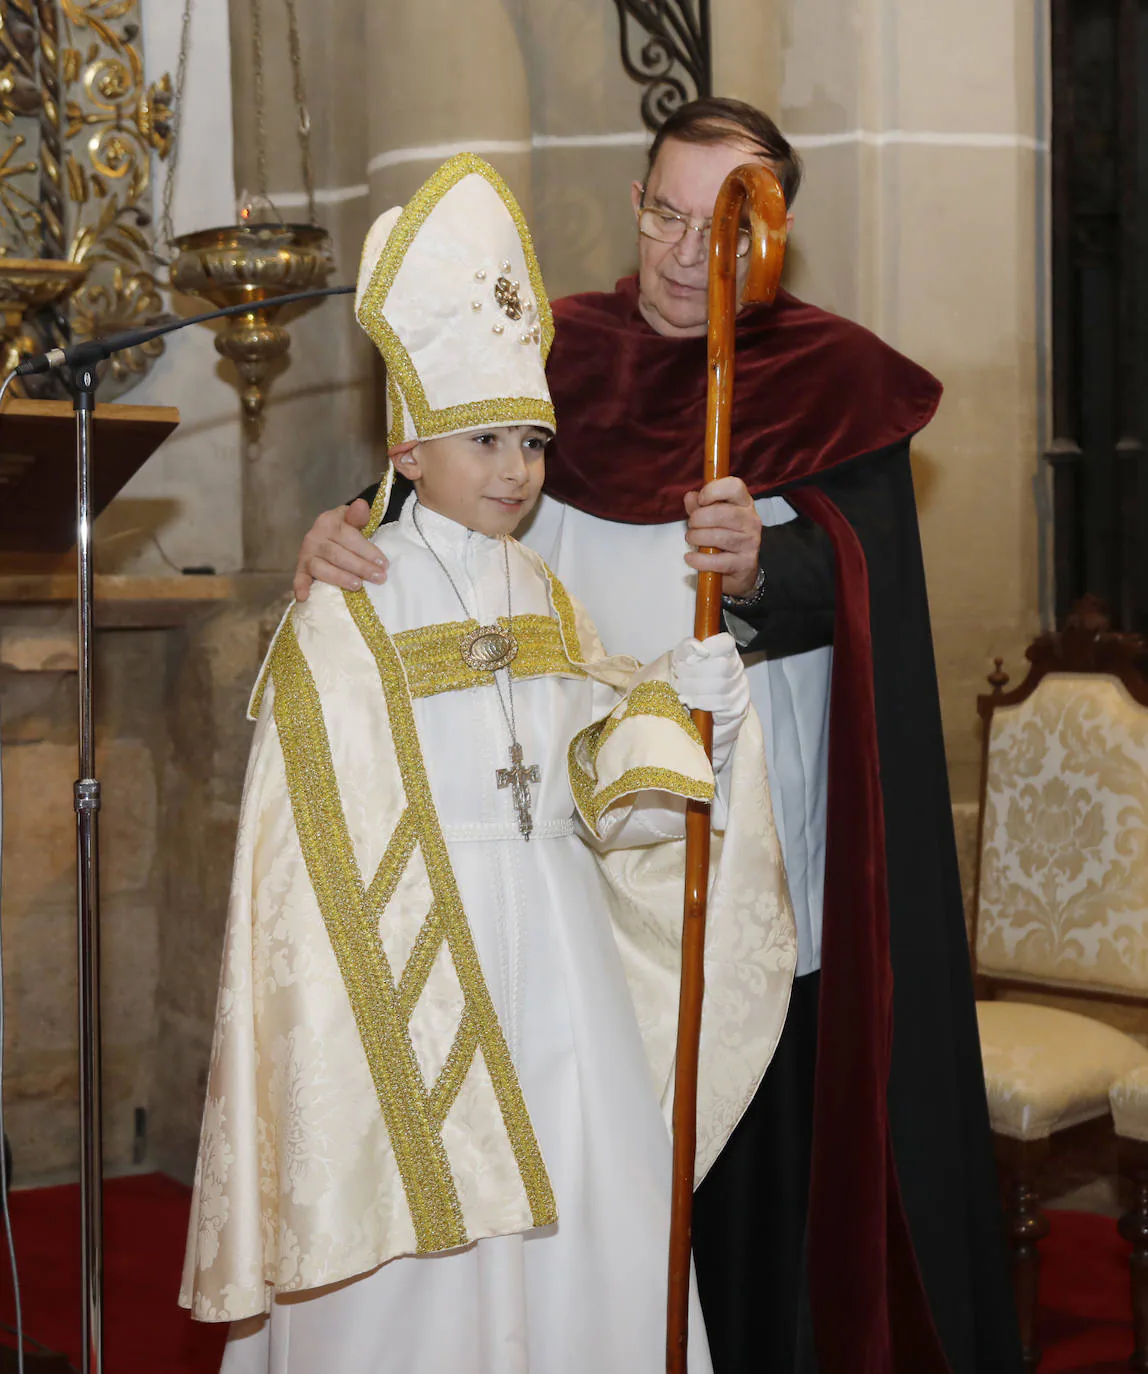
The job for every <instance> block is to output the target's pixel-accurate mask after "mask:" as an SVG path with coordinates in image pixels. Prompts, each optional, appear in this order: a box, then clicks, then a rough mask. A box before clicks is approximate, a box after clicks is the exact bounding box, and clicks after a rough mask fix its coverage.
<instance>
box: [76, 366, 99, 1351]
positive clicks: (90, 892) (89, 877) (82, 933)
mask: <svg viewBox="0 0 1148 1374" xmlns="http://www.w3.org/2000/svg"><path fill="white" fill-rule="evenodd" d="M73 385H74V390H73V397H72V399H73V404H74V406H75V412H76V630H77V640H78V649H79V762H80V767H79V773H80V777H79V781H78V782H77V783H76V785H75V807H76V878H77V883H76V894H77V953H78V959H77V963H78V970H79V994H80V995H79V1018H80V1212H81V1217H80V1243H81V1251H82V1282H83V1296H82V1302H83V1342H84V1349H83V1366H82V1367H83V1374H102V1371H103V1364H104V1357H103V1296H104V1206H103V1174H104V1166H103V1096H102V1089H101V1082H100V923H99V915H100V868H99V811H100V784H99V782H98V781H97V779H96V776H95V772H96V758H95V753H96V750H95V729H94V725H93V721H92V622H93V618H94V608H93V599H92V411H93V410H94V409H95V404H96V386H97V385H98V378H97V376H96V371H95V368H94V366H93V367H91V368H79V369H78V370H77V372H76V374H75V376H74V378H73Z"/></svg>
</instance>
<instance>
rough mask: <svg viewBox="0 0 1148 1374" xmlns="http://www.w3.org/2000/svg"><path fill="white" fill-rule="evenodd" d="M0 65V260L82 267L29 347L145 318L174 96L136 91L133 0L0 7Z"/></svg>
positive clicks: (118, 382)
mask: <svg viewBox="0 0 1148 1374" xmlns="http://www.w3.org/2000/svg"><path fill="white" fill-rule="evenodd" d="M0 63H3V65H0V121H2V122H3V123H4V124H5V125H7V127H8V129H9V130H10V137H9V142H8V144H7V147H6V148H4V149H3V151H2V152H0V258H6V259H12V258H17V259H22V260H35V259H47V260H51V261H66V262H68V263H71V264H74V265H75V266H76V268H77V269H79V268H82V269H83V271H82V273H81V284H80V285H79V287H78V289H77V290H76V291H75V294H74V296H72V297H71V300H70V303H69V305H68V307H67V308H65V307H64V305H63V303H62V298H59V297H57V298H56V299H55V300H54V301H53V302H52V304H51V305H49V306H47V307H46V308H45V306H44V304H43V303H41V304H40V308H39V311H38V313H37V314H36V317H35V321H34V323H35V326H36V335H37V336H38V338H37V340H34V341H33V347H35V346H37V343H38V344H39V345H50V344H53V343H60V342H63V341H64V340H65V339H66V338H67V337H68V336H69V335H70V336H71V337H72V338H74V339H83V338H90V337H92V336H94V335H97V334H104V333H109V332H111V331H114V330H116V329H123V328H128V327H130V326H132V325H138V324H142V323H146V322H148V321H151V320H154V319H155V318H157V317H158V316H159V315H160V314H161V313H162V312H163V301H162V298H161V296H160V292H159V287H158V284H157V282H156V278H155V276H154V270H153V269H154V254H153V248H154V234H153V228H152V188H151V174H150V165H151V154H152V153H153V152H155V153H158V155H159V156H160V157H161V158H166V157H167V156H168V154H169V153H170V151H171V147H172V86H171V79H170V77H168V76H166V75H165V76H163V77H161V78H160V80H159V81H156V82H152V83H151V84H149V83H148V82H147V80H146V77H145V73H144V67H143V58H142V55H141V44H140V14H139V0H0ZM27 309H28V311H29V320H31V314H32V312H35V311H36V306H35V305H31V306H29V307H27ZM17 333H18V334H20V333H22V331H17ZM14 342H15V336H14V335H13V333H12V331H11V329H9V330H7V331H6V333H5V346H6V348H8V349H9V351H10V349H11V347H12V346H13V344H14ZM160 352H162V345H161V344H160V343H159V342H158V341H156V342H154V343H152V344H150V345H147V346H146V347H145V348H142V349H139V350H133V351H132V352H131V353H127V354H120V355H118V356H117V357H116V358H114V359H113V360H112V361H111V362H110V363H109V376H108V378H107V379H106V382H105V392H107V391H108V390H109V389H110V390H112V391H113V392H115V391H120V392H122V391H124V390H126V389H127V388H128V387H130V386H131V385H132V384H133V383H134V382H135V381H137V380H138V379H139V378H140V377H141V376H142V375H143V374H144V373H145V372H146V371H147V369H148V367H149V366H150V363H151V361H152V359H153V358H155V357H156V356H158V354H159V353H160Z"/></svg>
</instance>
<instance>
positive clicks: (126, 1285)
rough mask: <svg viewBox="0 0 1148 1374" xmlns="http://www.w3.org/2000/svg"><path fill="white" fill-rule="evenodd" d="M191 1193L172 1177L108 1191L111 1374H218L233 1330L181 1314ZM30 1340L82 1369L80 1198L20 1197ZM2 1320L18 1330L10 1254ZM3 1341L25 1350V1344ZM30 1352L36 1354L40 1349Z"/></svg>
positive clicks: (19, 1256)
mask: <svg viewBox="0 0 1148 1374" xmlns="http://www.w3.org/2000/svg"><path fill="white" fill-rule="evenodd" d="M190 1197H191V1194H190V1192H189V1190H188V1189H187V1188H184V1187H183V1186H182V1185H181V1184H179V1183H175V1182H174V1181H173V1180H172V1179H170V1178H166V1177H165V1176H164V1175H162V1174H145V1175H142V1176H138V1177H135V1178H117V1179H111V1180H110V1181H109V1182H108V1184H107V1186H106V1187H105V1189H104V1231H105V1252H106V1253H105V1261H104V1368H105V1369H106V1370H107V1371H108V1374H216V1371H218V1369H219V1362H220V1359H221V1358H222V1351H223V1342H224V1339H225V1337H226V1328H225V1327H222V1326H207V1325H204V1324H202V1323H200V1322H193V1321H192V1320H191V1318H190V1317H189V1316H188V1315H187V1313H186V1312H185V1311H184V1310H183V1309H182V1308H181V1307H179V1306H177V1298H178V1294H179V1276H180V1270H181V1269H182V1267H183V1242H184V1238H185V1236H186V1233H187V1209H188V1203H189V1201H190ZM11 1210H12V1231H13V1234H14V1235H15V1237H16V1262H17V1264H18V1265H19V1266H20V1293H21V1297H22V1298H23V1303H24V1334H25V1335H26V1336H31V1337H34V1338H35V1340H37V1341H39V1342H41V1343H42V1344H43V1345H46V1346H49V1347H50V1348H51V1349H52V1350H55V1351H59V1352H60V1353H61V1354H63V1355H66V1356H67V1357H68V1358H69V1359H70V1360H71V1362H72V1364H74V1365H75V1366H76V1367H77V1368H79V1364H80V1240H79V1236H80V1190H79V1188H78V1187H64V1188H32V1189H28V1190H27V1191H23V1192H21V1191H17V1192H13V1193H12V1195H11ZM0 1320H2V1321H4V1322H5V1323H6V1324H7V1325H9V1326H14V1325H15V1321H16V1311H15V1307H14V1306H13V1303H12V1279H11V1272H10V1270H9V1267H8V1256H7V1252H6V1248H5V1251H4V1254H3V1268H2V1271H0ZM3 1339H4V1340H5V1341H6V1342H7V1343H8V1344H11V1345H13V1346H14V1345H15V1343H16V1342H15V1338H14V1337H13V1338H9V1337H8V1336H7V1335H4V1336H3ZM27 1349H29V1350H31V1351H35V1347H34V1346H31V1345H29V1346H27Z"/></svg>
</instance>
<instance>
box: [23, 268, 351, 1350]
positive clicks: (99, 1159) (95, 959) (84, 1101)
mask: <svg viewBox="0 0 1148 1374" xmlns="http://www.w3.org/2000/svg"><path fill="white" fill-rule="evenodd" d="M354 289H355V288H354V287H353V286H330V287H324V288H322V289H319V290H314V291H298V292H295V293H293V294H291V295H286V296H276V297H275V298H274V300H273V301H268V302H267V304H268V305H272V304H273V305H275V306H276V307H277V308H278V307H280V306H284V305H291V304H294V303H295V302H296V301H308V300H316V299H319V298H320V297H323V296H342V295H348V294H350V293H351V292H352V291H354ZM252 308H253V306H252V303H250V302H244V303H242V304H240V305H232V306H227V307H226V308H225V309H223V310H212V311H209V312H208V313H207V314H205V315H193V316H190V317H188V318H187V319H180V320H172V321H168V322H167V323H166V324H160V325H153V326H151V327H150V328H147V329H125V330H121V331H120V332H119V333H116V334H111V335H109V336H108V337H107V338H104V339H88V340H86V341H84V342H83V343H79V344H73V345H72V346H71V347H70V348H54V349H51V350H49V352H47V353H42V354H38V355H37V356H36V357H34V358H30V359H28V360H27V361H26V362H23V363H21V364H20V365H19V367H17V368H16V375H17V376H22V377H26V376H29V375H30V374H32V373H37V372H49V371H54V370H55V369H57V368H60V367H65V366H67V367H69V368H70V370H71V383H70V389H71V392H72V406H73V410H74V411H75V415H76V639H77V650H78V654H77V657H78V661H79V675H78V676H79V681H78V688H79V773H80V776H79V779H78V780H77V782H76V783H75V786H74V789H73V804H74V806H75V811H76V908H77V909H76V947H77V961H78V973H79V1041H80V1047H79V1070H80V1072H79V1087H80V1244H81V1275H82V1285H83V1286H82V1298H81V1302H82V1306H83V1319H82V1337H83V1351H82V1370H83V1374H102V1372H103V1290H104V1219H103V1172H104V1168H103V1094H102V1083H101V1073H100V1040H101V1029H100V928H99V909H100V875H99V815H100V783H99V779H98V778H97V777H96V760H95V730H94V727H93V717H92V669H93V652H92V649H93V640H92V627H93V623H94V619H95V606H94V598H93V582H92V415H93V412H94V410H95V407H96V389H97V387H98V386H99V376H98V373H97V371H96V367H97V364H98V363H99V362H101V361H102V360H103V359H105V358H110V357H111V355H112V354H113V353H118V352H120V351H121V350H122V349H125V348H133V347H135V346H136V345H138V344H141V343H146V342H147V341H148V340H149V339H156V338H159V337H160V336H161V335H163V334H171V333H173V332H174V331H176V330H179V329H186V328H187V327H188V325H192V324H200V323H203V322H204V321H207V320H217V319H222V318H224V317H226V316H228V315H241V314H247V313H249V312H250V311H251V310H252Z"/></svg>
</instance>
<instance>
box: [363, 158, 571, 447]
mask: <svg viewBox="0 0 1148 1374" xmlns="http://www.w3.org/2000/svg"><path fill="white" fill-rule="evenodd" d="M355 315H356V317H357V318H358V321H359V323H360V324H361V325H362V326H363V328H364V329H365V330H366V332H367V333H368V334H369V335H370V337H371V339H372V340H373V342H374V344H375V346H376V347H377V348H378V350H379V352H380V353H381V354H382V355H383V361H384V362H385V363H386V367H387V443H388V447H390V448H392V449H393V448H394V447H395V446H396V445H397V444H402V443H406V442H410V441H412V440H418V439H435V438H439V437H441V436H442V435H444V434H457V433H459V432H460V431H463V430H468V429H480V428H482V427H484V426H486V425H513V424H536V425H541V426H543V427H544V428H546V429H550V430H553V429H554V428H555V424H554V406H553V403H552V402H551V400H550V391H549V389H548V387H547V385H546V356H547V354H548V353H549V352H550V344H551V342H552V340H553V338H554V321H553V317H552V315H551V313H550V302H549V300H548V299H547V296H546V288H545V287H544V286H543V284H542V273H541V271H540V269H539V266H538V259H537V258H536V257H535V255H534V246H533V244H532V243H531V241H530V231H529V230H528V229H527V227H526V221H525V219H524V218H523V215H522V211H521V209H520V208H519V206H518V202H517V201H516V200H515V199H514V197H513V195H512V194H511V193H510V189H509V188H508V187H507V185H506V183H505V182H504V181H503V180H502V178H501V177H500V176H499V175H498V173H497V172H496V171H495V170H494V168H493V167H491V166H490V164H489V163H487V162H484V161H483V160H482V158H480V157H476V156H475V155H474V154H473V153H460V154H458V156H456V157H452V158H451V159H450V160H449V161H448V162H444V163H443V165H442V166H441V167H440V168H439V169H438V171H437V172H435V174H434V175H433V176H432V177H431V178H430V179H429V180H428V181H426V182H424V184H423V185H422V186H421V187H420V188H419V190H418V191H417V192H416V193H415V195H414V196H413V197H412V199H411V200H410V202H409V203H408V204H407V205H406V207H405V208H403V209H399V208H397V207H396V208H395V209H393V210H388V211H387V213H386V214H385V215H381V216H380V217H379V218H378V219H377V220H376V221H375V223H374V224H373V225H372V227H371V231H370V233H369V234H368V235H367V239H366V242H365V243H364V244H363V257H362V262H361V264H360V267H359V281H358V287H357V290H356V294H355Z"/></svg>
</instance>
